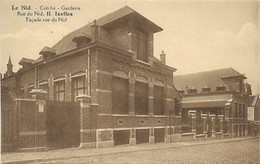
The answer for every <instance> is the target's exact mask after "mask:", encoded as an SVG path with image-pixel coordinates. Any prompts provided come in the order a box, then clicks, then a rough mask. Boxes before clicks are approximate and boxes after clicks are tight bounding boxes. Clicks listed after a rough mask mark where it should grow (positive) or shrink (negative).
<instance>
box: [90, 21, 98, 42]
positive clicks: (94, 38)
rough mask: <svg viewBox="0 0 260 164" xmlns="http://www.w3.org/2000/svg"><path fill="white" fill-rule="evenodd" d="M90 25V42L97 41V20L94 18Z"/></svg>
mask: <svg viewBox="0 0 260 164" xmlns="http://www.w3.org/2000/svg"><path fill="white" fill-rule="evenodd" d="M90 27H91V40H92V42H94V41H97V40H98V25H97V21H96V20H95V19H94V21H93V23H92V25H91V26H90Z"/></svg>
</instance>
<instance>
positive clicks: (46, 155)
mask: <svg viewBox="0 0 260 164" xmlns="http://www.w3.org/2000/svg"><path fill="white" fill-rule="evenodd" d="M259 141H260V138H259V137H258V138H256V137H254V138H253V137H246V138H245V137H244V138H235V139H215V140H205V141H189V142H176V143H158V144H140V145H136V146H116V147H112V148H96V149H95V148H94V149H75V148H74V149H62V150H55V151H48V152H30V153H28V152H27V153H5V154H2V162H3V163H41V164H42V163H44V164H47V163H181V164H182V163H183V164H186V163H188V164H190V163H192V164H193V163H194V164H198V163H208V164H212V163H227V164H233V163H234V164H236V163H237V164H238V163H239V164H240V163H241V164H247V163H249V164H260V159H259V157H260V150H259V149H260V147H259V146H260V145H259V143H260V142H259Z"/></svg>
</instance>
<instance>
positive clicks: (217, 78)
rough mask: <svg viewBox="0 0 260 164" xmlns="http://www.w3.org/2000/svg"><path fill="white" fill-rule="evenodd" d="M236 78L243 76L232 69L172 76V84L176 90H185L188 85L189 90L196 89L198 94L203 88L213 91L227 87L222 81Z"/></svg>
mask: <svg viewBox="0 0 260 164" xmlns="http://www.w3.org/2000/svg"><path fill="white" fill-rule="evenodd" d="M236 76H241V77H243V78H245V77H244V75H243V74H241V73H239V72H237V71H236V70H234V69H233V68H224V69H219V70H213V71H206V72H199V73H192V74H186V75H179V76H174V78H173V82H174V85H175V86H176V88H177V89H178V90H185V87H186V85H188V87H189V88H196V89H197V90H198V92H200V91H201V89H202V88H204V87H208V88H211V89H215V88H216V87H219V86H225V87H227V85H226V83H225V82H224V81H223V80H222V79H224V78H229V77H236Z"/></svg>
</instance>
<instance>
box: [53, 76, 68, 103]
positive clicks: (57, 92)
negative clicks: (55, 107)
mask: <svg viewBox="0 0 260 164" xmlns="http://www.w3.org/2000/svg"><path fill="white" fill-rule="evenodd" d="M54 99H55V100H56V101H65V80H61V81H56V82H55V83H54Z"/></svg>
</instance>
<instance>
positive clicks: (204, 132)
mask: <svg viewBox="0 0 260 164" xmlns="http://www.w3.org/2000/svg"><path fill="white" fill-rule="evenodd" d="M201 117H202V121H203V134H205V138H207V137H208V132H207V124H208V123H207V114H201Z"/></svg>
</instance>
